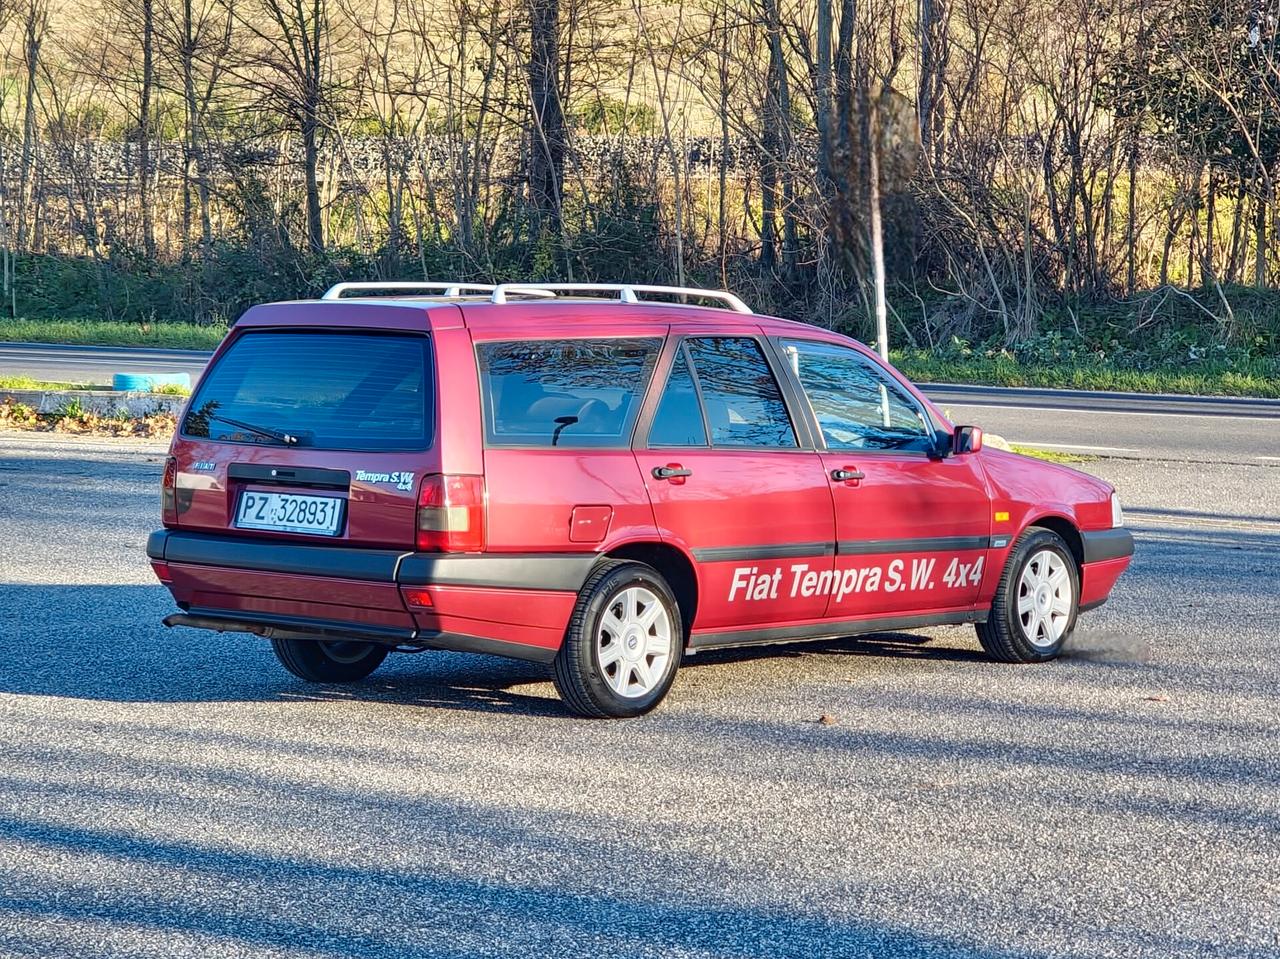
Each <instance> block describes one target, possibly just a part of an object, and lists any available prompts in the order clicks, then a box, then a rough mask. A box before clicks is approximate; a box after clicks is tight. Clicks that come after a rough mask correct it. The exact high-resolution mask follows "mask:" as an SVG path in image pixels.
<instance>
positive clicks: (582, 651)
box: [552, 562, 684, 718]
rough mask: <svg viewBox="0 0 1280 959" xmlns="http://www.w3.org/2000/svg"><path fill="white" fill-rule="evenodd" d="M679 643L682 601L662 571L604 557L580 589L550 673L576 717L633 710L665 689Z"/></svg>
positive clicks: (643, 708)
mask: <svg viewBox="0 0 1280 959" xmlns="http://www.w3.org/2000/svg"><path fill="white" fill-rule="evenodd" d="M683 649H684V627H683V624H682V623H681V621H680V607H679V606H678V605H677V604H676V600H675V596H674V595H672V592H671V587H669V586H668V585H667V582H666V580H665V579H663V578H662V576H661V574H660V573H658V571H657V570H655V569H653V568H652V567H650V566H646V565H644V564H643V563H632V562H609V563H604V564H602V565H600V566H598V567H597V568H596V569H595V571H594V572H593V573H592V574H591V576H590V577H589V578H588V579H587V582H586V583H585V584H584V585H583V587H582V590H581V591H580V592H579V593H578V603H577V605H576V606H575V607H574V610H573V617H572V619H570V621H569V629H568V632H567V633H566V634H565V640H564V644H563V645H562V646H561V647H560V652H559V653H558V654H557V655H556V660H555V665H554V669H553V671H552V678H553V680H554V682H555V685H556V691H557V692H559V693H560V698H561V699H563V700H564V702H565V705H566V706H568V707H569V709H571V710H572V711H573V712H575V713H577V714H578V715H579V716H591V717H595V718H605V717H627V716H639V715H641V714H642V713H647V712H648V711H649V710H651V709H653V707H654V706H656V705H658V703H660V702H661V701H662V699H663V697H665V696H666V695H667V691H668V690H669V689H670V688H671V684H672V682H674V681H675V676H676V670H677V669H678V668H679V666H680V655H681V652H682V651H683Z"/></svg>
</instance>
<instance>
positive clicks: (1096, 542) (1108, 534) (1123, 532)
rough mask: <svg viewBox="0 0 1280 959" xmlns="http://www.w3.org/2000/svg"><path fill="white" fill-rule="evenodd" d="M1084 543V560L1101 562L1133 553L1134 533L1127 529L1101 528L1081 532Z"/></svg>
mask: <svg viewBox="0 0 1280 959" xmlns="http://www.w3.org/2000/svg"><path fill="white" fill-rule="evenodd" d="M1080 540H1081V542H1083V543H1084V561H1085V562H1086V563H1100V562H1102V561H1103V560H1106V559H1121V558H1122V557H1125V556H1132V555H1133V534H1132V533H1130V532H1129V531H1128V530H1127V529H1123V528H1121V529H1100V530H1093V531H1087V530H1086V531H1085V532H1082V533H1081V534H1080Z"/></svg>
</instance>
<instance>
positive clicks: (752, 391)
mask: <svg viewBox="0 0 1280 959" xmlns="http://www.w3.org/2000/svg"><path fill="white" fill-rule="evenodd" d="M685 345H686V348H687V349H688V351H689V356H690V357H691V358H692V359H693V367H694V372H695V375H696V376H697V377H698V385H699V386H700V387H701V389H702V402H703V406H704V409H705V411H706V418H707V426H708V427H709V428H710V430H711V445H712V446H745V447H782V448H787V449H794V448H795V447H797V446H798V445H799V443H797V441H796V433H795V429H794V428H793V427H792V425H791V417H790V416H789V415H788V413H787V404H786V402H785V401H784V400H783V398H782V390H781V389H780V388H779V387H778V381H777V380H775V379H774V377H773V371H772V370H770V369H769V363H768V361H766V360H765V358H764V354H763V353H762V352H761V351H760V345H759V344H758V343H757V342H756V341H755V340H753V339H750V338H749V337H729V336H716V337H699V338H696V339H690V340H687V341H686V344H685Z"/></svg>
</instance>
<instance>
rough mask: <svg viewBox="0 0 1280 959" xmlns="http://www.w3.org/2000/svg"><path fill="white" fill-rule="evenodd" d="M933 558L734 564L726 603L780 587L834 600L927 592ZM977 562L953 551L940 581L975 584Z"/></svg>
mask: <svg viewBox="0 0 1280 959" xmlns="http://www.w3.org/2000/svg"><path fill="white" fill-rule="evenodd" d="M937 562H938V561H937V558H936V557H930V558H929V559H913V560H912V561H911V565H910V567H908V566H907V561H906V560H903V559H895V560H890V561H889V562H888V563H887V564H884V563H879V564H870V565H866V566H851V567H849V568H848V569H823V570H816V569H812V568H810V566H809V564H808V563H793V564H791V566H790V567H789V568H788V569H787V570H785V571H784V569H783V567H781V566H776V567H774V569H773V570H772V571H769V570H766V571H764V572H761V571H760V568H759V567H758V566H738V567H735V569H734V571H733V581H732V583H730V585H729V602H731V603H733V602H739V601H743V600H745V601H747V602H752V601H756V600H770V599H778V597H779V590H780V589H785V591H786V593H785V594H786V595H787V596H789V597H790V598H791V599H795V598H796V597H799V596H804V597H810V596H824V595H825V596H830V597H831V598H832V599H834V600H835V601H836V602H837V603H839V602H842V601H843V600H844V598H845V597H846V596H850V595H852V594H854V593H876V592H886V593H897V592H914V591H927V590H931V589H934V588H935V587H936V585H937V582H936V580H935V577H934V570H935V569H936V568H937ZM982 567H983V557H981V556H979V557H978V558H977V559H976V560H971V561H970V562H967V563H962V562H960V557H958V556H953V557H951V562H950V563H949V564H948V566H947V568H946V571H945V572H943V574H942V577H941V580H942V584H943V585H944V586H946V587H947V588H948V589H960V588H962V587H971V586H977V585H978V584H979V583H981V582H982Z"/></svg>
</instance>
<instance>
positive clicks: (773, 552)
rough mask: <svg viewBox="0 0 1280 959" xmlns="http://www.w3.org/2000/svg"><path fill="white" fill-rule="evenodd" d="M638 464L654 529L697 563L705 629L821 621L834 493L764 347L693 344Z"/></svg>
mask: <svg viewBox="0 0 1280 959" xmlns="http://www.w3.org/2000/svg"><path fill="white" fill-rule="evenodd" d="M670 360H671V362H670V364H669V372H668V375H667V380H666V383H665V386H664V388H663V392H662V394H661V396H660V398H659V401H658V404H657V407H656V410H655V413H654V416H653V421H652V424H651V426H650V428H649V430H648V434H647V437H645V438H644V440H643V442H642V444H641V445H640V446H639V447H638V448H637V450H636V460H637V462H638V464H639V466H640V470H641V474H642V476H643V478H644V481H645V483H646V485H647V486H648V490H649V497H650V499H651V501H652V503H653V509H654V515H655V518H656V520H657V523H658V528H659V529H660V530H661V531H662V535H663V536H664V538H666V539H669V540H670V541H672V542H673V543H675V544H677V545H679V546H681V547H682V548H683V549H685V551H686V552H689V553H691V554H692V556H693V557H694V560H695V561H696V562H697V565H698V578H699V604H698V618H697V622H696V623H695V624H694V626H695V627H696V628H698V629H700V630H706V629H716V628H734V627H748V626H766V625H772V624H782V623H788V622H802V621H805V620H813V619H819V618H821V617H822V616H823V613H824V612H825V608H826V597H825V596H822V595H820V594H819V593H818V592H817V591H816V590H814V589H812V588H805V584H806V575H807V574H808V573H810V572H812V573H815V574H821V573H823V572H826V573H827V574H828V576H829V575H830V570H831V565H832V551H833V542H834V535H835V531H834V520H833V516H832V504H831V491H830V488H829V485H828V483H827V480H826V476H825V474H824V473H823V465H822V461H821V459H820V458H819V456H818V454H817V453H816V452H814V450H812V449H810V448H806V446H805V444H803V443H802V437H803V436H804V435H805V434H804V433H803V432H802V431H800V430H797V427H796V424H794V423H793V422H792V421H791V418H790V416H789V414H788V411H787V406H786V403H785V402H784V401H783V396H782V391H781V389H780V388H779V385H778V379H777V376H776V373H775V370H774V369H773V368H772V366H771V363H770V361H769V360H768V359H767V354H766V351H765V349H764V344H763V343H762V341H761V340H760V339H759V338H757V337H753V336H743V335H741V332H740V331H735V332H733V333H726V334H724V335H707V336H696V337H689V338H687V339H685V340H683V341H682V342H678V343H677V344H675V346H674V352H673V354H672V355H671V357H670Z"/></svg>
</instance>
